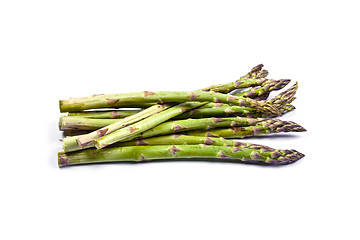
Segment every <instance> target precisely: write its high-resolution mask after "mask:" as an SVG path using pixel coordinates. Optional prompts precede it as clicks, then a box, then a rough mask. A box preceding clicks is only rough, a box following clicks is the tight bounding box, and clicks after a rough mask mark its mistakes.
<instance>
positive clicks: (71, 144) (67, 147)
mask: <svg viewBox="0 0 360 240" xmlns="http://www.w3.org/2000/svg"><path fill="white" fill-rule="evenodd" d="M169 107H171V105H169V104H158V105H154V106H152V107H149V108H147V109H145V110H143V111H141V112H139V113H137V114H134V115H131V116H129V117H126V118H123V119H120V120H117V121H116V122H115V123H113V124H111V125H108V126H106V127H103V128H100V129H98V130H96V131H93V132H91V133H88V134H85V135H80V136H74V137H66V138H64V139H63V140H62V142H63V150H64V151H65V152H70V151H77V150H80V149H83V148H89V147H93V143H92V141H93V140H94V139H96V138H98V137H101V136H104V135H106V134H110V133H112V132H114V131H116V130H118V129H120V128H123V127H125V126H129V125H131V124H133V123H136V122H138V121H141V120H143V119H145V118H148V117H149V116H152V115H154V114H157V113H160V112H162V111H164V110H165V109H168V108H169ZM61 124H63V123H61Z"/></svg>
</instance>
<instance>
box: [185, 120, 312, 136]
mask: <svg viewBox="0 0 360 240" xmlns="http://www.w3.org/2000/svg"><path fill="white" fill-rule="evenodd" d="M304 131H306V130H305V128H303V127H302V126H300V125H299V124H297V123H294V122H291V121H281V120H278V119H268V120H266V121H263V122H261V123H258V124H256V125H255V126H249V127H233V128H216V129H212V130H208V131H201V130H200V131H199V130H194V131H187V132H184V134H186V135H190V136H201V137H223V138H245V137H250V136H256V135H260V134H271V133H281V132H304Z"/></svg>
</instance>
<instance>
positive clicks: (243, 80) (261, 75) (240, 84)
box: [200, 64, 268, 93]
mask: <svg viewBox="0 0 360 240" xmlns="http://www.w3.org/2000/svg"><path fill="white" fill-rule="evenodd" d="M263 66H264V65H263V64H259V65H257V66H255V67H254V68H253V69H251V71H250V72H249V73H248V74H246V75H245V76H243V77H240V79H238V80H236V81H235V82H231V83H225V84H217V85H212V86H210V87H207V88H203V89H200V90H202V91H214V92H221V93H230V92H231V91H233V90H235V89H239V88H248V87H254V86H260V85H261V84H263V83H264V82H265V81H266V80H267V79H266V78H265V77H266V76H267V75H268V72H267V71H266V70H262V68H263Z"/></svg>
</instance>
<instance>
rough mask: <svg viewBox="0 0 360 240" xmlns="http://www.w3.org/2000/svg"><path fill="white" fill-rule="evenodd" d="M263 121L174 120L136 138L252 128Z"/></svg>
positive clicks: (219, 119)
mask: <svg viewBox="0 0 360 240" xmlns="http://www.w3.org/2000/svg"><path fill="white" fill-rule="evenodd" d="M262 121H265V119H261V118H241V117H233V118H215V117H212V118H200V119H185V120H175V121H168V122H165V123H162V124H160V125H158V126H156V127H154V128H152V129H149V130H148V131H146V132H143V133H141V134H140V135H139V136H138V137H140V138H148V137H152V136H157V135H166V134H172V133H179V132H184V131H191V130H209V129H213V128H222V127H240V126H253V125H255V124H257V123H259V122H262Z"/></svg>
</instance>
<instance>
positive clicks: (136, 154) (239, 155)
mask: <svg viewBox="0 0 360 240" xmlns="http://www.w3.org/2000/svg"><path fill="white" fill-rule="evenodd" d="M303 156H304V155H303V154H301V153H299V152H297V151H295V150H285V151H284V154H281V153H280V152H278V151H277V152H262V151H261V150H258V149H250V148H241V147H224V146H209V145H158V146H130V147H116V148H105V149H101V150H97V151H96V150H94V149H87V150H82V151H79V152H73V153H63V152H60V153H59V154H58V164H59V167H64V166H69V165H77V164H88V163H104V162H144V161H152V160H165V159H171V160H178V159H184V158H187V159H189V160H194V159H204V158H205V159H208V160H217V161H231V160H232V161H237V162H249V163H264V164H268V165H281V164H288V163H292V162H295V161H297V160H299V159H300V158H302V157H303Z"/></svg>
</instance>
